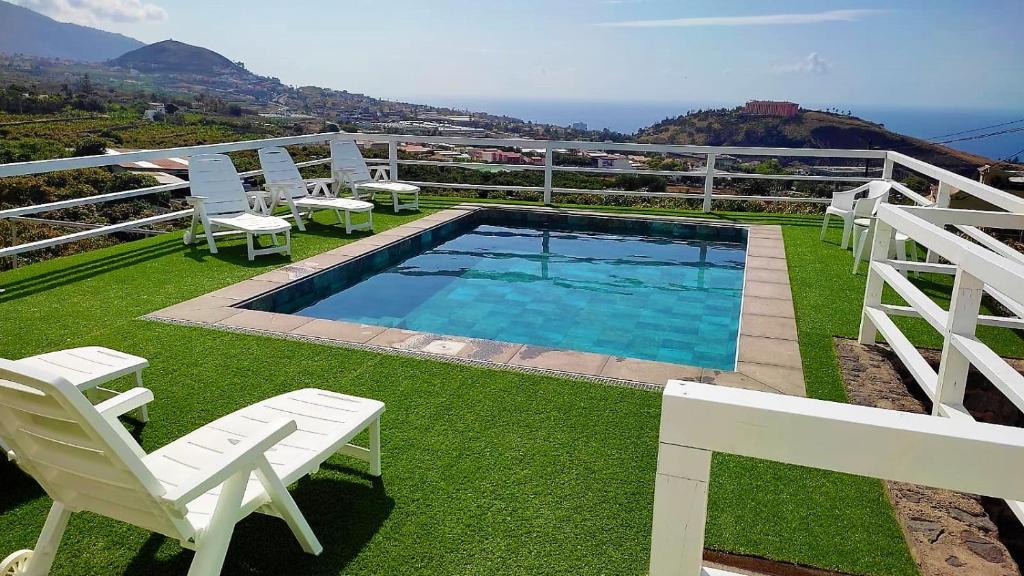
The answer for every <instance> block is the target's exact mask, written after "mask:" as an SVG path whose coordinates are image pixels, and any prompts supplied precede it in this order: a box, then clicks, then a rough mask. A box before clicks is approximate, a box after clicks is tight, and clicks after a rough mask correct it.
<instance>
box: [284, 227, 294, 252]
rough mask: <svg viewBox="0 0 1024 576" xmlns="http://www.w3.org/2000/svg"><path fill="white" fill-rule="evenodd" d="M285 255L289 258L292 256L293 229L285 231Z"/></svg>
mask: <svg viewBox="0 0 1024 576" xmlns="http://www.w3.org/2000/svg"><path fill="white" fill-rule="evenodd" d="M284 253H285V254H286V255H288V256H291V255H292V231H291V229H288V230H285V231H284Z"/></svg>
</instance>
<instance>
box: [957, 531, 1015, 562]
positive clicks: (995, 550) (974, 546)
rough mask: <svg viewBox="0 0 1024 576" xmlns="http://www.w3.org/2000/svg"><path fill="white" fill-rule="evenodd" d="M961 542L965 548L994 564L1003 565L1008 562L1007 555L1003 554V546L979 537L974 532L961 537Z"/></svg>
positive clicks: (965, 533)
mask: <svg viewBox="0 0 1024 576" xmlns="http://www.w3.org/2000/svg"><path fill="white" fill-rule="evenodd" d="M961 540H962V541H963V543H964V546H967V549H968V550H970V551H971V552H974V553H975V554H977V555H978V556H980V557H981V558H983V559H985V560H986V561H988V562H991V563H993V564H1001V563H1002V562H1004V561H1005V560H1006V554H1004V553H1003V548H1002V546H999V545H998V544H996V543H995V542H992V541H991V540H989V539H987V538H985V537H983V536H979V535H977V534H975V533H974V532H964V534H963V535H962V536H961Z"/></svg>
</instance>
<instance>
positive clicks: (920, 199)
mask: <svg viewBox="0 0 1024 576" xmlns="http://www.w3.org/2000/svg"><path fill="white" fill-rule="evenodd" d="M889 184H890V185H891V186H892V187H893V188H895V189H896V190H897V191H898V192H899V193H900V194H902V195H903V196H904V197H906V198H909V199H911V200H913V201H914V202H917V204H918V205H920V206H931V205H932V204H934V202H932V201H931V200H929V199H928V198H926V197H925V196H922V195H920V194H918V193H917V192H914V191H913V190H911V189H910V188H908V187H907V186H905V185H903V184H901V183H899V182H895V181H890V182H889Z"/></svg>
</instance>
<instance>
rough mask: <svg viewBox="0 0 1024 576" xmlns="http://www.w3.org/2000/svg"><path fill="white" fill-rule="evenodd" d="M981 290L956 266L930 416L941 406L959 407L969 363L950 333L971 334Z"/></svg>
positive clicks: (978, 284)
mask: <svg viewBox="0 0 1024 576" xmlns="http://www.w3.org/2000/svg"><path fill="white" fill-rule="evenodd" d="M984 292H985V283H984V282H982V281H981V280H979V279H977V278H976V277H974V276H972V275H971V274H968V273H967V272H965V271H964V269H963V268H957V271H956V278H955V279H954V280H953V297H952V298H951V299H950V301H949V312H948V313H947V317H946V333H945V334H943V342H942V357H941V359H940V360H939V375H938V380H937V383H936V385H935V401H934V402H932V415H934V416H939V415H941V414H942V412H941V411H940V410H941V408H942V406H943V405H946V406H949V407H952V408H955V409H958V410H962V409H963V405H964V391H965V390H966V388H967V371H968V370H969V369H970V367H971V362H970V360H968V359H967V357H965V356H964V355H963V353H961V352H960V350H959V349H957V348H956V346H953V344H952V338H951V336H952V335H954V334H956V335H959V336H967V337H969V338H973V337H974V331H975V329H976V328H977V327H978V314H979V313H980V312H981V296H982V294H984Z"/></svg>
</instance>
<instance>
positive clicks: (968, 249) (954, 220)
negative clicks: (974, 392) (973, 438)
mask: <svg viewBox="0 0 1024 576" xmlns="http://www.w3.org/2000/svg"><path fill="white" fill-rule="evenodd" d="M994 199H995V200H1000V201H1001V200H1002V199H1001V198H994ZM979 225H980V226H986V227H991V228H999V229H1010V230H1024V214H1021V213H1016V214H1015V213H1008V212H988V211H976V210H951V209H948V208H938V207H899V206H893V205H887V204H882V205H880V206H879V209H878V214H877V219H876V222H875V224H874V233H873V239H872V249H871V260H870V267H869V271H868V280H867V286H866V288H865V293H864V306H863V314H862V318H861V326H860V333H859V340H860V342H861V343H862V344H873V343H874V342H875V339H876V337H877V336H878V335H881V336H882V338H883V339H884V340H885V341H886V342H887V343H888V344H889V346H891V347H892V350H893V352H894V353H895V354H896V356H897V357H898V358H899V359H900V361H901V362H902V363H903V365H904V366H905V367H906V368H907V370H908V371H909V372H910V374H911V376H912V377H913V378H914V380H915V381H916V382H917V384H918V385H919V386H920V387H921V389H922V390H923V391H924V392H925V394H926V395H927V396H928V397H929V398H930V399H931V401H932V405H933V409H932V413H933V415H936V416H944V417H947V418H953V419H957V420H964V421H971V422H973V420H974V419H973V418H972V417H971V415H970V414H969V413H968V412H967V410H966V409H965V408H964V393H965V391H966V382H967V374H968V370H969V368H970V367H971V366H975V367H976V368H977V369H978V370H979V371H980V372H981V373H982V374H983V375H985V377H986V378H988V379H989V380H990V381H991V382H992V384H993V385H994V386H995V387H996V388H997V389H998V390H999V391H1000V392H1001V393H1002V394H1003V395H1004V396H1005V397H1006V398H1007V399H1009V400H1010V401H1011V402H1012V403H1013V404H1014V405H1015V406H1016V407H1017V408H1018V409H1019V410H1024V376H1022V375H1021V374H1020V373H1019V372H1017V371H1016V370H1014V369H1013V368H1012V367H1011V366H1010V365H1009V364H1008V363H1007V362H1006V361H1005V360H1003V359H1002V358H1000V357H999V355H998V354H997V353H996V352H994V351H993V350H992V349H991V348H989V347H988V346H987V345H985V344H984V343H983V342H981V341H980V340H978V339H977V338H976V336H975V330H976V328H977V326H978V325H990V326H998V327H1002V328H1015V329H1024V319H1022V317H1024V314H1022V312H1024V255H1021V254H1020V253H1019V252H1016V251H1013V250H1012V248H1009V247H1006V248H1007V249H1008V250H1009V251H1010V252H1011V253H1012V254H1010V253H1007V254H1003V253H999V252H996V251H993V250H991V249H990V248H989V247H987V246H983V245H979V244H976V243H974V242H971V241H969V240H968V239H966V238H964V237H962V236H959V235H957V234H954V233H953V232H950V231H948V230H946V228H947V227H951V226H952V227H956V228H964V227H968V228H970V227H975V226H979ZM897 232H898V233H901V234H904V235H906V236H908V237H909V238H910V239H911V241H914V242H917V243H919V244H921V245H923V246H925V247H926V248H928V251H929V254H932V255H934V256H935V258H934V259H933V261H926V262H916V261H906V260H896V259H893V258H891V257H890V254H891V251H890V244H891V242H892V238H893V235H894V234H895V233H897ZM993 240H994V241H995V239H993ZM995 242H998V241H995ZM1000 245H1002V244H1001V243H1000ZM1003 246H1005V245H1003ZM1009 256H1012V257H1009ZM939 257H941V258H942V259H943V260H945V261H946V262H947V263H939V262H938V260H939ZM908 271H917V272H929V273H937V274H948V275H953V276H954V281H953V288H952V298H951V301H950V304H949V309H948V310H946V309H943V308H942V307H941V306H939V305H938V304H937V303H936V302H935V301H934V300H932V299H931V298H929V297H928V295H926V294H925V293H924V292H923V291H922V290H921V289H920V288H918V287H917V286H916V285H914V283H913V282H911V281H910V280H909V279H908V278H907V277H905V276H904V275H903V274H902V273H901V272H908ZM885 286H889V287H890V288H891V289H892V290H893V291H895V293H896V294H898V295H899V297H900V298H901V299H902V300H903V301H905V302H906V303H907V305H906V306H904V305H893V304H884V303H883V302H882V293H883V289H884V288H885ZM985 292H988V293H989V294H990V295H992V296H993V297H995V298H996V299H997V300H999V301H1001V302H1003V303H1004V304H1005V305H1006V306H1007V308H1008V309H1009V310H1010V312H1011V314H1012V316H1007V317H1004V316H991V315H983V314H982V313H981V300H982V295H983V294H984V293H985ZM892 316H910V317H915V318H921V319H924V320H925V321H926V322H927V323H928V324H929V325H930V326H931V327H932V328H933V329H935V330H936V331H937V332H938V333H939V334H940V335H942V338H943V345H942V355H941V359H940V364H939V369H938V370H935V369H933V368H932V367H931V366H930V365H929V364H928V362H926V361H925V359H924V357H923V356H922V355H921V353H920V352H918V350H917V348H916V347H915V346H914V345H913V344H912V343H911V342H910V340H909V339H908V338H907V336H906V335H905V334H904V333H903V332H902V331H901V330H900V328H899V327H898V326H897V325H896V323H895V322H893V320H892V318H891V317H892ZM943 458H945V456H943ZM957 468H958V469H959V468H961V465H960V463H959V462H957ZM1008 504H1009V505H1010V508H1011V509H1012V510H1013V511H1014V513H1015V514H1016V515H1017V517H1018V518H1019V519H1021V521H1024V503H1021V502H1016V501H1011V502H1008Z"/></svg>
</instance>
